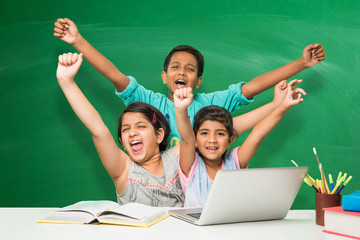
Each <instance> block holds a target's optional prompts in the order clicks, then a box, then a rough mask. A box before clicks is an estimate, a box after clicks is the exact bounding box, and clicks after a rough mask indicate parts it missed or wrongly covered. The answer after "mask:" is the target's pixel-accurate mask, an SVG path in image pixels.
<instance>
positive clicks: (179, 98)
mask: <svg viewBox="0 0 360 240" xmlns="http://www.w3.org/2000/svg"><path fill="white" fill-rule="evenodd" d="M192 101H193V92H192V88H191V87H185V88H178V89H176V90H175V92H174V104H175V108H178V109H186V108H187V107H189V106H190V105H191V103H192Z"/></svg>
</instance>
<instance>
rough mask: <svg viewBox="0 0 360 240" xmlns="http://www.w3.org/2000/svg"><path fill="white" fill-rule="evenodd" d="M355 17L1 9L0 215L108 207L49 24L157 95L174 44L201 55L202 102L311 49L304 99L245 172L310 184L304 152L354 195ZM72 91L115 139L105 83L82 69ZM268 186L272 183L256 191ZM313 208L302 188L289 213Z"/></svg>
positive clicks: (308, 8) (210, 4) (276, 9)
mask: <svg viewBox="0 0 360 240" xmlns="http://www.w3.org/2000/svg"><path fill="white" fill-rule="evenodd" d="M359 16H360V2H359V1H350V0H344V1H334V0H319V1H305V0H297V1H296V0H293V1H279V0H273V1H253V0H246V1H245V0H243V1H213V0H198V1H192V0H191V1H190V0H184V1H180V2H171V1H154V0H153V1H145V0H138V1H135V2H131V1H109V0H103V1H93V0H86V1H85V0H81V1H70V2H66V1H58V0H54V1H45V0H35V1H23V0H20V1H17V2H10V1H6V2H4V3H2V7H1V10H0V19H1V21H0V30H1V38H0V48H1V51H0V59H1V60H0V79H1V88H0V99H1V101H0V102H1V120H0V121H1V122H0V133H1V134H0V135H1V138H0V139H1V140H0V141H1V142H0V153H1V157H0V158H1V167H0V192H1V197H0V206H1V207H18V206H29V207H30V206H44V207H47V206H65V205H68V204H71V203H73V202H76V201H80V200H100V199H110V200H116V198H115V188H114V186H113V183H112V181H111V179H110V177H109V176H108V174H107V172H106V171H105V169H104V168H103V166H102V165H101V162H100V160H99V157H98V155H97V153H96V150H95V148H94V146H93V144H92V140H91V135H90V134H89V132H88V130H87V129H86V128H85V127H84V126H83V125H82V123H81V122H80V121H79V120H78V119H77V117H76V116H75V114H74V113H73V112H72V110H71V108H70V106H69V104H68V102H67V101H66V99H65V97H64V96H63V93H62V91H61V89H60V88H59V86H58V84H57V81H56V77H55V71H56V67H57V56H58V55H59V54H62V53H64V52H73V51H75V50H74V48H73V47H72V46H71V45H68V44H66V43H64V42H62V41H60V40H58V39H57V38H55V37H54V36H53V24H54V22H55V21H56V19H57V18H59V17H68V18H70V19H72V20H73V21H74V22H75V23H76V24H77V26H78V28H79V30H80V32H81V33H82V35H83V36H84V37H85V38H86V39H87V40H88V41H89V42H90V43H92V45H93V46H94V47H95V48H97V49H98V50H99V51H100V52H102V53H103V54H104V55H105V56H106V57H108V59H110V60H111V61H112V62H113V63H114V64H115V65H116V66H117V67H118V68H119V69H120V70H121V71H122V72H123V73H125V74H127V75H132V76H135V77H136V78H137V80H138V81H139V82H140V83H141V84H143V85H144V86H145V87H147V88H149V89H152V90H155V91H159V92H162V93H165V94H166V93H167V88H166V86H165V85H163V84H162V81H161V78H160V73H161V71H162V64H163V61H164V58H165V56H166V55H167V53H168V52H169V51H170V50H171V49H172V48H173V47H174V46H177V45H180V44H188V45H192V46H194V47H196V48H198V49H199V50H200V51H201V52H202V53H203V55H204V57H205V72H204V75H203V78H204V81H203V84H202V86H201V87H200V89H199V92H211V91H215V90H219V89H226V88H227V86H228V85H229V84H231V83H237V82H239V81H250V80H251V79H252V78H254V77H255V76H257V75H260V74H262V73H265V72H268V71H270V70H273V69H275V68H277V67H280V66H282V65H284V64H286V63H288V62H291V61H293V60H295V59H297V58H299V57H300V56H301V54H302V51H303V49H304V47H305V46H307V45H308V44H310V43H316V42H320V43H322V44H323V45H324V46H325V48H326V49H325V50H326V56H327V59H326V60H325V61H324V62H322V63H320V64H318V65H316V66H315V67H313V68H311V69H308V70H306V71H304V72H301V73H300V74H298V75H297V76H295V77H294V78H303V79H304V83H302V84H301V87H303V88H304V89H305V90H306V91H307V93H308V96H306V97H305V101H304V103H303V104H301V105H299V106H295V107H294V108H293V109H292V110H291V111H290V112H289V113H288V114H287V115H286V117H285V118H284V120H283V121H282V122H281V123H280V124H279V126H278V127H277V128H276V129H275V130H274V131H273V132H272V133H271V134H270V135H269V136H268V137H267V138H266V139H265V140H264V142H263V143H262V145H261V147H260V149H259V151H258V152H257V154H256V155H255V157H254V159H253V160H252V162H251V165H250V167H287V166H293V165H292V164H291V162H290V160H291V159H293V160H295V161H296V162H297V163H298V164H299V165H306V166H309V168H310V171H309V174H310V175H311V176H313V177H314V178H319V171H318V168H317V165H316V159H315V157H314V155H313V151H312V148H313V147H314V146H315V147H316V148H317V152H318V155H319V158H320V161H321V162H322V163H323V166H324V170H325V173H326V174H327V173H332V174H333V176H334V177H335V178H336V176H337V174H338V172H339V171H342V172H347V173H348V174H350V175H353V180H352V181H351V182H350V183H349V185H348V186H347V187H346V188H345V189H344V191H343V193H344V194H349V193H351V192H353V191H354V190H358V189H360V180H359V179H360V172H359V170H360V159H359V155H360V148H359V143H360V137H359V132H360V131H359V130H360V128H359V122H360V107H359V98H360V94H359V86H360V83H359V73H360V68H359V63H360V55H359V50H360V44H359V43H360V40H359V39H360V30H359V25H360V17H359ZM77 82H78V84H79V86H80V87H81V89H82V90H83V91H84V93H85V95H86V96H87V97H88V99H89V100H90V101H91V102H92V103H93V105H94V106H95V108H96V109H97V110H98V111H99V112H100V114H101V115H102V118H103V120H104V121H105V123H106V124H107V126H108V127H109V129H110V131H111V132H112V133H113V136H115V134H116V122H117V118H118V116H119V115H120V113H121V111H122V109H124V104H123V102H122V101H121V99H119V98H118V97H116V96H115V94H114V89H113V87H112V85H111V83H110V82H109V81H108V80H107V79H105V78H104V77H103V76H102V75H100V74H99V73H98V72H96V71H95V70H94V69H93V68H92V67H91V66H90V65H89V64H88V63H87V62H86V61H85V62H84V63H83V66H82V67H81V69H80V72H79V74H78V76H77ZM272 95H273V92H272V90H268V91H266V92H264V93H262V94H260V95H258V96H257V97H256V98H255V102H254V103H252V104H250V105H249V106H247V107H244V108H242V109H241V110H239V111H237V112H236V113H235V114H234V115H238V114H242V113H245V112H247V111H249V110H252V109H254V108H256V107H259V106H261V105H262V104H265V103H267V102H269V101H271V99H272ZM246 135H247V134H244V135H243V136H241V137H240V138H239V139H238V140H237V141H236V142H235V143H234V144H233V147H235V146H237V145H240V144H241V142H242V141H243V140H244V139H245V137H246ZM284 181H285V180H284ZM249 184H251V183H249ZM269 184H271V179H269V181H267V182H264V186H263V187H264V188H266V187H268V186H269ZM229 187H235V188H236V185H231V186H230V185H229ZM278 187H279V188H281V186H278ZM257 190H258V191H261V189H257ZM274 194H276V193H274ZM314 199H315V194H314V191H313V189H312V188H310V187H308V186H307V185H305V184H303V186H302V187H301V189H300V193H299V194H298V196H297V198H296V200H295V202H294V204H293V206H292V208H293V209H314V206H315V205H314Z"/></svg>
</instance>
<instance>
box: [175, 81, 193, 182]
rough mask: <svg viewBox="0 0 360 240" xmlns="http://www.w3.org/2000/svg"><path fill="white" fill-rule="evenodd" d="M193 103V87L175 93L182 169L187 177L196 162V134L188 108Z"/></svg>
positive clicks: (180, 89) (177, 90)
mask: <svg viewBox="0 0 360 240" xmlns="http://www.w3.org/2000/svg"><path fill="white" fill-rule="evenodd" d="M192 101H193V93H192V89H191V87H188V88H179V89H176V90H175V92H174V103H175V114H176V126H177V128H178V131H179V133H180V137H181V140H180V157H179V158H180V161H179V163H180V167H181V171H182V172H183V173H184V174H185V176H187V177H188V176H189V173H190V170H191V166H192V165H193V163H194V161H195V134H194V131H193V129H192V126H191V122H190V119H189V115H188V111H187V108H188V107H189V106H190V104H191V103H192Z"/></svg>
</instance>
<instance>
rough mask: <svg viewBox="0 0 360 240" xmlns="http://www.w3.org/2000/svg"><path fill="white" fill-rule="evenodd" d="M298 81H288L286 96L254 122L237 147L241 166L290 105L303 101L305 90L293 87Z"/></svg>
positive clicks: (246, 163) (249, 158) (245, 164)
mask: <svg viewBox="0 0 360 240" xmlns="http://www.w3.org/2000/svg"><path fill="white" fill-rule="evenodd" d="M300 82H302V80H292V81H290V83H289V84H288V86H287V90H286V96H285V97H284V99H283V101H282V103H281V104H280V105H279V106H278V107H277V108H276V109H275V110H274V111H272V113H271V114H270V115H268V116H267V117H266V118H264V119H263V120H262V121H260V122H259V123H258V124H256V126H255V127H254V129H253V130H252V131H251V133H250V135H249V136H248V137H247V138H246V140H245V142H244V143H243V144H242V145H241V146H240V147H239V148H238V157H239V164H240V167H241V168H243V167H246V166H247V165H248V163H249V161H250V160H251V158H252V157H253V156H254V155H255V153H256V151H257V149H258V148H259V146H260V143H261V142H262V140H263V139H264V138H265V137H266V136H267V135H268V134H269V133H270V132H271V131H272V130H273V129H274V128H275V127H276V126H277V125H278V124H279V122H280V121H281V120H282V119H283V117H284V116H285V114H286V112H287V111H288V110H290V109H291V107H292V106H294V105H296V104H299V103H301V102H303V98H302V95H306V92H305V91H304V90H303V89H301V88H295V85H296V84H297V83H300Z"/></svg>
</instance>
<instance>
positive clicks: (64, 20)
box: [63, 18, 75, 27]
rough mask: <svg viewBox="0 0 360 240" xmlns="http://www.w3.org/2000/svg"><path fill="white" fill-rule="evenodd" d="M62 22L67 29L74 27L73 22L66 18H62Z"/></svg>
mask: <svg viewBox="0 0 360 240" xmlns="http://www.w3.org/2000/svg"><path fill="white" fill-rule="evenodd" d="M63 22H64V23H66V25H67V27H69V26H70V25H75V24H74V22H73V21H71V20H70V19H68V18H64V19H63Z"/></svg>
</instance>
